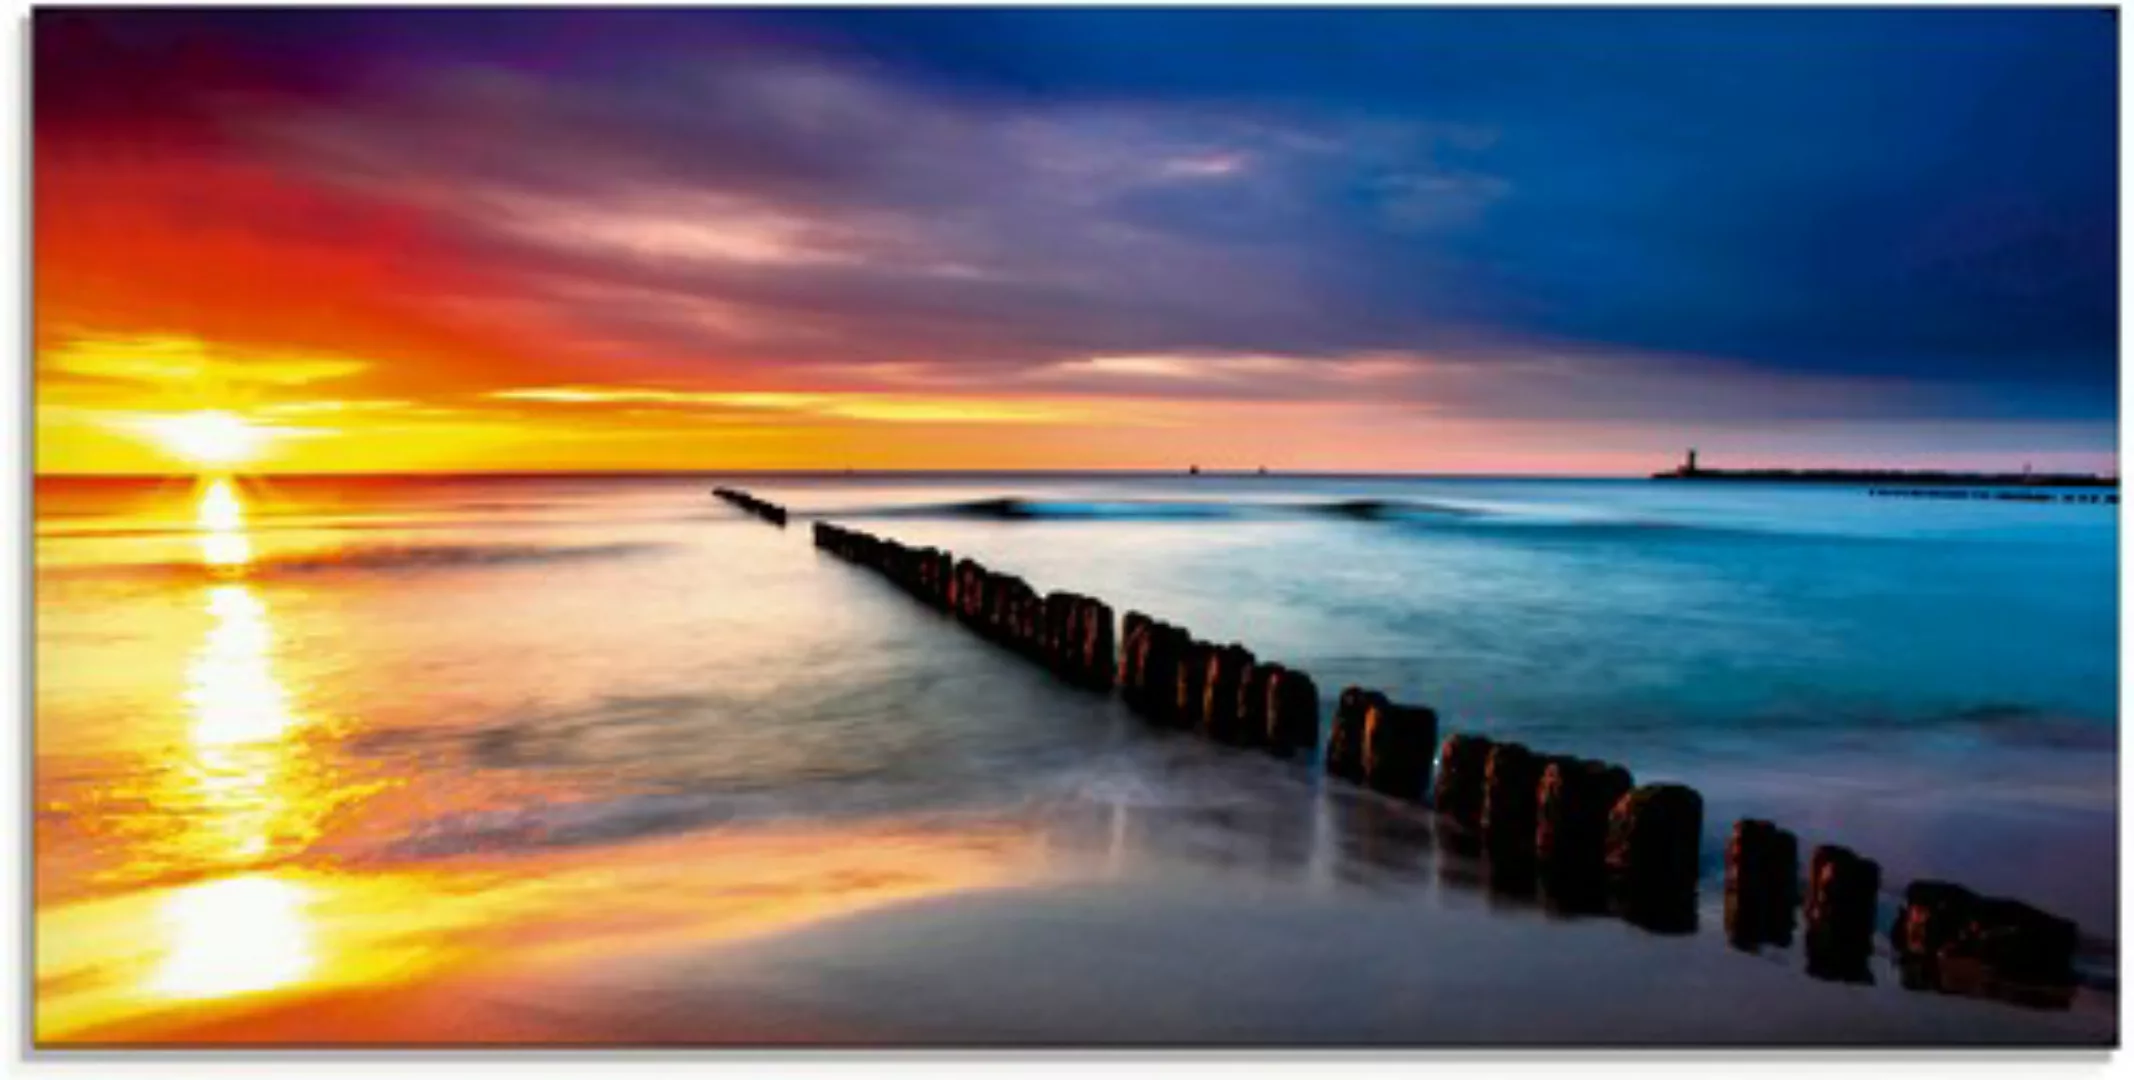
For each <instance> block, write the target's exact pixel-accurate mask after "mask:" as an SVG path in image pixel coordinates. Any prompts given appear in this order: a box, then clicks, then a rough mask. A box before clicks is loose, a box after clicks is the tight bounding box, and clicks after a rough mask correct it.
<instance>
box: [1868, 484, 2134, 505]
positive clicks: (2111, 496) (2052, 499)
mask: <svg viewBox="0 0 2134 1080" xmlns="http://www.w3.org/2000/svg"><path fill="white" fill-rule="evenodd" d="M1867 493H1868V494H1869V495H1872V496H1874V497H1876V498H1881V499H1954V500H1958V501H1962V500H1976V501H1986V500H1991V501H1995V502H2032V503H2095V504H2109V505H2112V506H2117V505H2119V493H2118V492H2116V491H2067V492H2055V491H2038V490H2033V489H2028V488H2025V489H2021V490H2012V489H2008V488H2001V489H1998V490H1993V491H1986V490H1982V489H1979V488H1961V487H1948V488H1868V489H1867Z"/></svg>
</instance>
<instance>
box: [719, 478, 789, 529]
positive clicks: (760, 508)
mask: <svg viewBox="0 0 2134 1080" xmlns="http://www.w3.org/2000/svg"><path fill="white" fill-rule="evenodd" d="M711 493H712V494H713V495H717V496H718V497H719V498H721V499H724V500H726V501H727V502H730V503H732V504H734V505H735V506H738V507H740V508H741V509H743V510H746V511H748V512H749V513H751V514H754V515H756V516H757V517H759V518H762V519H763V520H765V521H768V522H770V523H771V524H773V525H776V526H778V527H779V528H781V529H783V528H785V507H783V506H780V505H778V504H777V503H774V502H770V501H768V500H765V499H759V498H757V497H755V496H754V495H751V494H749V493H748V492H746V491H741V490H739V489H736V488H728V487H718V488H712V489H711Z"/></svg>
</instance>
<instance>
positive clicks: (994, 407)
mask: <svg viewBox="0 0 2134 1080" xmlns="http://www.w3.org/2000/svg"><path fill="white" fill-rule="evenodd" d="M488 396H489V397H491V398H494V399H496V400H500V401H513V402H536V403H540V404H549V405H566V406H568V405H597V406H611V405H653V406H662V407H669V408H675V409H683V410H688V411H692V412H699V411H701V412H710V413H738V414H741V415H743V416H744V417H748V416H749V414H756V413H770V414H785V415H804V416H811V417H820V418H829V419H839V420H860V421H868V422H873V423H895V424H915V423H917V424H1086V423H1092V422H1097V421H1107V422H1119V423H1125V422H1131V419H1132V417H1131V413H1130V412H1120V411H1116V410H1107V411H1103V412H1099V411H1097V410H1095V409H1092V408H1089V407H1087V406H1084V405H1081V404H1077V403H1072V402H1062V401H1044V400H1027V401H1019V400H1000V399H988V398H974V397H955V398H949V397H922V396H913V395H892V394H870V393H856V392H850V391H840V392H826V393H804V392H797V391H767V390H742V391H711V390H672V389H662V388H655V387H631V386H537V387H524V388H520V389H513V390H498V391H494V392H492V393H490V394H489V395H488Z"/></svg>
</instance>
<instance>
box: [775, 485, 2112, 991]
mask: <svg viewBox="0 0 2134 1080" xmlns="http://www.w3.org/2000/svg"><path fill="white" fill-rule="evenodd" d="M739 494H742V495H744V496H745V493H739ZM749 498H751V499H752V498H753V497H749ZM758 501H759V502H760V500H758ZM743 505H746V504H743ZM764 505H766V506H768V505H769V504H764ZM771 509H773V510H775V511H776V515H777V516H776V517H775V518H772V517H770V516H769V515H764V514H762V513H761V512H760V511H759V516H764V517H765V518H766V520H775V521H777V522H778V523H780V524H781V525H782V524H783V521H784V517H785V513H784V510H783V508H781V507H771ZM814 541H815V546H816V547H818V548H820V549H822V550H823V551H825V552H828V553H829V554H831V555H834V556H837V557H838V558H840V559H843V560H845V561H847V562H851V563H855V564H857V565H860V566H863V567H866V568H868V569H871V570H874V571H876V572H877V573H879V574H881V575H882V576H884V577H885V578H887V579H888V580H889V581H890V582H892V583H893V584H895V585H896V586H897V587H899V588H901V589H902V590H903V591H905V592H906V593H908V594H910V595H911V596H913V597H915V598H917V599H918V600H920V601H921V602H923V603H925V604H927V605H928V606H930V607H933V608H935V609H936V610H939V611H942V612H945V613H947V614H950V615H952V616H954V617H955V618H956V619H957V620H958V621H959V622H961V623H963V624H964V625H965V626H967V627H969V628H971V629H972V630H974V631H976V632H977V633H979V634H980V635H981V636H984V637H986V638H988V639H991V640H993V641H995V642H997V643H999V644H1001V645H1003V646H1005V647H1007V648H1010V649H1012V650H1014V651H1015V652H1017V653H1019V654H1021V655H1023V656H1025V657H1027V658H1029V659H1031V660H1033V661H1036V662H1038V663H1040V664H1042V665H1043V666H1045V667H1046V668H1047V669H1049V670H1050V671H1052V672H1053V673H1054V674H1056V675H1057V676H1059V677H1060V678H1062V679H1064V680H1065V681H1067V682H1069V683H1071V684H1074V685H1076V686H1080V687H1083V688H1086V689H1089V690H1095V691H1103V692H1110V691H1112V690H1113V689H1116V691H1117V692H1118V694H1119V695H1120V697H1121V698H1122V700H1123V701H1124V702H1125V704H1126V705H1127V706H1128V707H1129V708H1130V709H1132V710H1133V711H1134V712H1135V713H1137V714H1138V715H1140V716H1142V717H1144V718H1145V719H1147V720H1148V721H1149V722H1150V723H1151V724H1153V725H1155V726H1159V727H1165V728H1175V729H1184V730H1189V731H1192V732H1194V733H1196V734H1199V735H1201V736H1203V737H1206V738H1208V739H1211V740H1214V741H1218V742H1222V743H1226V744H1229V745H1233V746H1240V747H1252V748H1258V749H1261V750H1264V751H1266V752H1268V753H1271V754H1275V755H1277V756H1281V757H1291V756H1295V755H1300V754H1301V755H1303V756H1305V757H1307V758H1308V757H1309V756H1310V755H1311V754H1312V753H1314V752H1315V751H1318V750H1319V749H1320V747H1321V743H1320V724H1319V710H1320V696H1319V690H1318V686H1317V684H1316V683H1314V682H1313V680H1312V677H1311V676H1310V675H1309V674H1307V673H1305V672H1303V671H1301V670H1298V669H1295V668H1292V667H1289V666H1286V665H1283V664H1280V663H1273V662H1266V661H1262V660H1260V659H1259V658H1258V657H1257V656H1255V655H1254V653H1253V652H1252V650H1250V649H1248V648H1246V647H1245V646H1243V645H1241V644H1238V643H1235V642H1232V643H1229V644H1222V645H1218V644H1215V643H1212V642H1209V641H1205V640H1202V639H1200V638H1198V637H1196V636H1194V635H1193V634H1191V633H1190V632H1188V631H1187V630H1186V629H1185V628H1183V627H1179V626H1175V625H1172V624H1170V623H1167V622H1164V621H1162V620H1160V619H1155V618H1152V617H1150V616H1148V615H1145V614H1142V613H1141V612H1138V611H1129V612H1127V613H1126V615H1125V617H1124V619H1123V622H1122V624H1121V625H1122V626H1123V630H1124V633H1123V635H1122V636H1120V637H1119V638H1118V640H1117V642H1116V644H1115V642H1114V634H1113V628H1114V622H1113V614H1112V608H1111V607H1110V605H1108V604H1106V603H1104V602H1103V601H1102V600H1099V599H1097V598H1095V597H1090V596H1084V595H1081V594H1078V593H1069V592H1052V593H1047V594H1042V595H1041V594H1040V593H1039V592H1038V591H1037V589H1036V588H1035V587H1033V586H1032V585H1030V584H1029V583H1028V582H1027V581H1024V580H1023V579H1022V578H1020V577H1018V576H1016V575H1013V574H1007V573H1001V572H998V571H994V570H991V569H989V568H987V567H986V566H984V565H983V564H981V563H979V562H978V561H977V560H975V559H970V558H963V559H958V558H956V557H955V556H954V555H953V554H952V553H950V552H948V551H945V550H942V549H940V548H933V547H911V546H907V545H905V544H902V543H899V542H897V541H895V540H892V539H888V538H885V537H879V536H875V535H873V534H870V533H867V532H863V531H860V530H856V529H848V528H844V527H842V526H838V525H834V524H830V523H828V522H818V523H816V525H815V527H814ZM1438 728H1439V722H1438V715H1437V713H1436V712H1435V711H1434V710H1432V709H1430V708H1428V707H1427V706H1422V705H1408V704H1400V703H1396V702H1394V701H1392V700H1391V699H1389V698H1388V697H1386V695H1384V694H1382V693H1379V692H1378V691H1376V690H1371V689H1366V688H1363V687H1356V686H1351V687H1348V688H1346V689H1344V690H1343V691H1342V692H1341V693H1340V695H1339V696H1338V698H1336V701H1335V707H1334V713H1333V716H1332V722H1331V724H1330V725H1329V730H1328V731H1327V733H1326V740H1325V744H1324V755H1323V758H1322V761H1323V766H1324V768H1325V770H1326V772H1327V773H1328V774H1329V775H1330V776H1333V777H1336V778H1338V779H1341V780H1345V781H1349V782H1353V783H1357V784H1360V785H1363V786H1365V787H1368V788H1370V789H1372V790H1375V791H1378V792H1381V793H1383V794H1386V795H1389V796H1392V797H1394V798H1398V799H1403V800H1409V801H1413V802H1417V803H1422V804H1425V805H1427V806H1429V807H1430V808H1431V809H1432V810H1433V811H1434V812H1435V817H1436V819H1437V820H1438V821H1439V822H1440V824H1441V826H1442V828H1441V829H1440V836H1441V837H1442V838H1444V839H1445V840H1446V841H1447V842H1448V845H1449V846H1453V847H1458V848H1464V849H1467V850H1470V851H1479V852H1480V853H1481V854H1483V855H1485V856H1486V858H1487V862H1488V865H1489V867H1490V871H1491V878H1492V880H1493V882H1494V883H1496V884H1497V885H1498V886H1499V887H1507V888H1518V887H1521V885H1533V884H1538V885H1539V886H1541V888H1542V889H1543V891H1544V892H1545V893H1546V894H1547V895H1548V896H1549V897H1550V899H1551V900H1552V901H1553V902H1555V903H1557V904H1559V905H1561V906H1564V907H1568V908H1571V909H1573V910H1577V909H1581V908H1583V909H1587V910H1605V909H1607V908H1608V907H1611V906H1612V907H1613V908H1614V909H1615V910H1616V911H1617V912H1619V913H1620V914H1621V915H1623V917H1625V918H1626V919H1628V920H1630V921H1632V922H1634V923H1636V924H1638V925H1641V926H1644V927H1647V928H1649V929H1653V930H1657V931H1661V932H1686V931H1688V930H1691V929H1694V927H1695V920H1696V886H1697V880H1698V877H1699V874H1700V860H1701V844H1702V839H1703V817H1704V800H1703V798H1702V796H1700V795H1699V794H1698V793H1697V791H1696V790H1694V789H1693V788H1690V787H1687V786H1685V785H1681V784H1669V783H1662V784H1645V785H1639V784H1636V783H1635V782H1634V781H1633V779H1632V776H1631V773H1630V770H1629V769H1627V768H1625V767H1624V766H1622V765H1618V764H1614V763H1610V762H1602V761H1592V760H1586V759H1582V758H1578V757H1574V756H1568V755H1558V754H1545V753H1538V752H1536V751H1534V750H1531V749H1530V748H1528V747H1526V746H1525V745H1522V744H1520V743H1517V742H1511V741H1499V740H1493V739H1490V738H1488V737H1486V736H1483V735H1478V734H1469V733H1453V734H1450V735H1449V736H1448V737H1446V738H1445V739H1444V741H1443V742H1442V743H1440V742H1439V741H1438V735H1439V730H1438ZM1798 853H1799V842H1798V840H1797V839H1796V837H1795V836H1794V834H1793V833H1791V832H1789V831H1787V830H1785V829H1783V828H1780V827H1779V826H1777V825H1775V824H1773V823H1771V822H1769V821H1764V820H1761V819H1755V818H1748V819H1743V820H1741V821H1737V822H1735V824H1734V826H1733V829H1732V831H1731V833H1730V835H1729V837H1728V841H1727V845H1726V852H1725V867H1726V876H1725V881H1726V906H1725V913H1726V931H1727V937H1728V940H1729V941H1730V942H1731V943H1732V944H1733V945H1735V946H1736V947H1737V948H1741V949H1745V950H1751V951H1753V950H1755V949H1757V948H1759V947H1761V946H1764V945H1777V946H1782V947H1783V946H1790V945H1791V944H1792V939H1793V928H1794V913H1795V910H1796V909H1799V910H1801V911H1802V913H1803V915H1804V916H1805V923H1806V933H1805V935H1804V938H1805V946H1806V948H1805V950H1804V951H1805V952H1806V954H1807V964H1808V970H1809V973H1810V974H1813V975H1816V976H1818V977H1822V978H1829V979H1839V980H1850V981H1868V980H1869V979H1870V978H1871V976H1870V975H1869V970H1868V969H1869V959H1870V958H1871V957H1872V955H1873V953H1874V935H1875V924H1876V918H1877V911H1876V905H1877V898H1878V896H1879V895H1880V891H1881V868H1880V866H1879V865H1878V864H1876V863H1875V862H1874V861H1873V860H1871V859H1867V858H1864V857H1862V856H1860V855H1859V854H1857V853H1855V852H1853V851H1851V850H1849V849H1847V848H1844V847H1840V846H1837V845H1823V846H1820V847H1817V848H1816V849H1815V850H1814V851H1813V852H1812V853H1811V855H1810V857H1809V861H1808V876H1807V888H1806V890H1805V896H1803V895H1802V890H1801V888H1800V867H1799V854H1798ZM1889 939H1890V943H1891V946H1892V948H1893V952H1894V953H1895V955H1896V957H1897V959H1898V962H1899V968H1900V974H1901V981H1902V982H1903V984H1904V985H1905V986H1907V987H1909V988H1912V989H1936V990H1940V991H1943V992H1947V993H1959V994H1967V995H1973V996H1992V997H2000V998H2005V999H2009V1000H2014V1001H2018V1002H2023V1003H2026V1004H2041V1005H2056V1006H2064V1005H2065V1004H2066V1003H2067V1000H2068V999H2069V998H2070V997H2071V996H2072V993H2073V986H2074V970H2073V958H2074V952H2075V948H2076V944H2077V940H2076V939H2077V934H2076V927H2075V924H2074V923H2073V922H2071V921H2068V920H2066V919H2062V918H2059V917H2057V916H2054V915H2050V914H2048V913H2046V912H2043V911H2040V910H2038V909H2036V908H2034V907H2031V906H2029V905H2027V904H2023V903H2021V902H2018V901H2015V900H2008V899H2000V898H1989V897H1984V896H1981V895H1979V894H1977V893H1974V892H1972V891H1970V890H1968V889H1965V888H1963V887H1961V886H1957V885H1954V884H1951V883H1948V882H1943V881H1932V880H1921V881H1915V882H1913V883H1911V885H1910V886H1909V887H1908V888H1907V889H1906V890H1905V895H1904V902H1903V904H1902V905H1901V906H1900V908H1899V910H1898V913H1897V917H1896V919H1895V921H1894V922H1893V923H1892V924H1891V926H1890V928H1889Z"/></svg>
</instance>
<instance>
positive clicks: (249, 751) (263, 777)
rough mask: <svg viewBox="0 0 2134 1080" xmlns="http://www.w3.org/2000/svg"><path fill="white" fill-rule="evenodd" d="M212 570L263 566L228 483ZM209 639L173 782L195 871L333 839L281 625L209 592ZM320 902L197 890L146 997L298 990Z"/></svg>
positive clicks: (204, 543) (282, 885)
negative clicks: (304, 738) (285, 666)
mask: <svg viewBox="0 0 2134 1080" xmlns="http://www.w3.org/2000/svg"><path fill="white" fill-rule="evenodd" d="M195 518H196V521H197V523H198V526H199V538H200V553H201V561H202V562H203V563H205V564H206V565H208V566H210V567H220V568H229V567H242V566H244V565H245V564H247V563H248V562H249V561H250V559H251V555H252V552H251V542H250V539H249V538H248V537H247V536H246V535H245V512H244V503H243V501H242V498H241V497H240V495H239V492H238V489H237V486H236V485H235V484H234V483H232V482H231V481H230V480H229V479H228V478H217V479H214V480H212V481H210V482H208V483H206V484H205V485H204V486H202V487H201V488H200V494H199V498H198V502H197V505H196V508H195ZM202 600H203V602H202V608H203V609H204V611H205V613H206V615H207V617H208V625H207V630H206V633H205V634H204V635H203V636H202V639H201V642H200V645H199V647H198V648H197V649H196V650H195V651H194V653H193V655H192V657H191V659H190V660H189V661H188V663H187V664H186V668H185V687H184V690H183V691H182V695H181V696H182V698H183V701H184V703H185V709H186V715H187V718H188V726H187V729H186V735H187V739H186V742H185V743H184V744H183V749H181V750H180V751H178V752H177V758H178V760H174V761H173V762H172V763H171V764H172V769H171V770H170V773H169V775H170V777H171V779H172V781H173V782H174V783H175V784H177V785H178V788H177V789H176V790H173V791H171V792H170V794H171V795H172V796H174V798H173V799H172V802H173V803H174V804H175V805H177V806H182V807H185V808H186V811H187V812H186V813H185V814H184V815H183V820H184V821H185V822H186V827H185V835H184V837H183V839H182V841H181V844H182V850H184V851H185V853H186V860H187V861H188V862H189V863H190V864H192V865H193V866H196V867H197V866H214V865H233V864H234V865H238V866H244V865H248V864H256V863H258V862H259V861H260V860H262V859H265V858H267V857H269V856H271V855H274V854H276V853H277V852H281V851H287V850H293V849H295V848H298V847H300V846H301V845H302V844H304V843H307V842H308V841H309V840H310V839H311V838H312V837H314V836H315V835H316V834H317V833H318V832H319V831H320V829H321V828H322V823H323V820H324V818H325V816H326V814H327V812H328V811H329V810H330V809H331V806H332V804H333V802H334V792H333V791H332V790H331V789H330V785H328V784H326V783H324V782H323V781H324V780H325V779H326V778H323V777H321V776H319V775H317V769H316V768H315V767H312V766H311V765H310V764H308V761H307V757H306V748H305V747H304V746H303V745H302V743H301V742H300V741H299V740H298V739H297V738H296V736H297V735H298V734H299V732H300V731H301V729H302V728H303V727H304V719H303V717H302V715H301V714H300V713H299V711H298V709H297V707H296V705H295V703H294V702H293V701H292V700H291V696H290V694H289V691H288V690H287V688H286V687H284V686H283V684H282V680H281V679H280V678H279V677H278V676H277V674H276V672H275V666H274V661H275V645H276V643H275V633H274V624H273V619H272V613H271V611H270V610H269V608H268V606H267V603H266V601H265V600H263V599H262V598H261V597H260V595H259V593H258V592H257V591H255V590H254V588H253V587H252V586H251V585H249V584H246V583H244V582H232V581H225V582H221V583H217V584H212V585H209V586H208V587H207V589H206V591H205V593H204V594H203V597H202ZM309 900H310V896H309V892H308V890H307V889H306V888H305V887H304V886H302V885H299V884H295V883H293V882H290V881H287V880H283V879H281V878H277V877H274V876H272V875H269V874H261V873H248V874H243V875H240V876H237V877H226V878H220V879H216V880H211V881H207V882H203V883H201V884H197V885H192V886H188V887H186V888H182V889H179V890H177V891H176V892H173V893H171V894H170V895H169V896H168V898H167V899H165V900H164V901H163V902H162V904H161V905H160V908H159V912H158V913H159V916H160V921H161V923H162V924H163V925H162V929H163V932H164V934H165V935H166V940H167V941H168V947H167V950H166V952H165V954H164V958H163V960H162V962H161V963H160V964H159V965H158V966H157V967H156V968H155V970H154V972H153V973H152V974H151V975H149V976H148V978H147V980H146V983H145V989H147V990H148V991H149V992H151V993H154V994H158V995H161V996H164V997H177V998H209V997H219V996H224V995H233V994H244V993H255V992H258V991H262V990H269V989H274V988H276V987H280V986H286V985H290V984H292V983H295V982H298V981H300V980H302V979H304V978H305V977H306V975H307V974H308V973H309V972H310V971H311V969H312V968H313V966H314V963H315V961H314V957H313V950H312V946H311V939H312V934H313V931H312V927H311V925H310V919H309V917H308V915H307V909H308V906H309Z"/></svg>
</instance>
